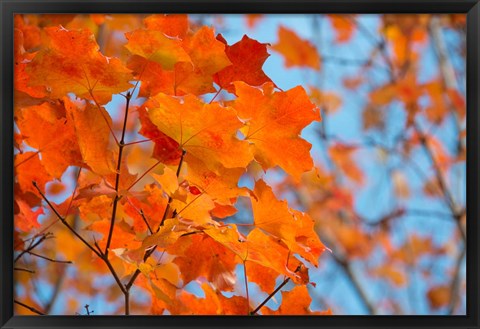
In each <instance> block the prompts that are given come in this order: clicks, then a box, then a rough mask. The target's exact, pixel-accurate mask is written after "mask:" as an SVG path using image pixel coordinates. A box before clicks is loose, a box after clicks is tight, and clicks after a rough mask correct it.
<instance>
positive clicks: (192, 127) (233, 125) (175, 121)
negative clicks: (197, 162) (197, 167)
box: [145, 93, 253, 171]
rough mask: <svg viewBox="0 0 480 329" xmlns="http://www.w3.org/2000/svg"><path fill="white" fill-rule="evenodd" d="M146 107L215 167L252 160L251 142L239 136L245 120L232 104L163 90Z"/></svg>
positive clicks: (172, 134)
mask: <svg viewBox="0 0 480 329" xmlns="http://www.w3.org/2000/svg"><path fill="white" fill-rule="evenodd" d="M145 108H146V109H147V111H148V114H149V117H150V120H151V121H152V122H153V123H154V124H155V125H156V126H157V127H158V128H159V130H160V131H162V132H163V133H165V134H166V135H168V136H169V137H170V138H172V139H174V140H175V141H176V142H177V143H178V144H179V147H180V148H181V149H183V150H185V151H186V152H187V153H188V154H191V155H193V156H195V157H197V158H199V159H201V160H202V161H203V162H204V163H205V165H206V166H207V167H208V168H209V169H211V170H213V171H218V170H219V168H221V166H223V167H226V168H237V167H246V166H247V165H248V163H249V162H250V161H251V160H252V157H253V156H252V154H251V151H250V147H249V145H248V143H247V142H246V141H242V140H239V139H238V138H237V137H236V134H237V130H238V129H240V128H241V127H243V125H244V124H243V123H242V122H241V121H240V120H239V119H238V117H237V115H236V113H235V111H234V110H233V109H232V108H229V107H223V106H221V105H220V104H218V103H212V104H204V103H203V102H202V101H200V100H199V99H198V98H197V97H195V96H192V95H186V96H185V97H184V98H183V99H180V98H176V97H172V96H168V95H165V94H162V93H160V94H158V95H156V96H154V97H151V98H150V99H149V100H148V102H147V103H146V104H145ZM220 165H221V166H220Z"/></svg>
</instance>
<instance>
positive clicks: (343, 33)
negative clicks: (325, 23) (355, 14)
mask: <svg viewBox="0 0 480 329" xmlns="http://www.w3.org/2000/svg"><path fill="white" fill-rule="evenodd" d="M327 17H328V20H329V21H330V24H332V27H333V29H334V31H335V42H337V43H346V42H348V41H350V40H351V39H352V37H353V34H354V32H355V23H354V22H353V21H352V20H351V19H349V18H348V17H345V16H343V15H327Z"/></svg>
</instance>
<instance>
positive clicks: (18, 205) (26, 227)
mask: <svg viewBox="0 0 480 329" xmlns="http://www.w3.org/2000/svg"><path fill="white" fill-rule="evenodd" d="M43 213H44V212H43V208H42V207H39V208H38V209H36V210H32V209H31V208H30V205H29V204H28V203H26V202H25V201H24V200H22V199H18V198H17V199H15V205H14V215H15V218H14V225H15V228H17V229H19V230H20V231H22V232H31V231H32V229H34V228H38V227H40V223H39V222H38V216H40V215H42V214H43Z"/></svg>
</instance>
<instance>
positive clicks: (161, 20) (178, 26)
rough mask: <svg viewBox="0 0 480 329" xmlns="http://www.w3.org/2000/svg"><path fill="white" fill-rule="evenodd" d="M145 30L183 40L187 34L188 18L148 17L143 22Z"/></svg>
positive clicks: (172, 16)
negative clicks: (159, 32)
mask: <svg viewBox="0 0 480 329" xmlns="http://www.w3.org/2000/svg"><path fill="white" fill-rule="evenodd" d="M143 23H144V24H145V26H146V27H147V29H149V30H152V31H161V32H163V33H164V34H166V35H168V36H170V37H174V38H180V39H183V38H184V37H185V36H186V35H187V32H188V25H189V23H188V16H187V15H180V14H174V15H165V14H156V15H150V16H148V17H146V18H145V19H144V20H143Z"/></svg>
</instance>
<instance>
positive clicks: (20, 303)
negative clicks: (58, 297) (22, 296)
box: [13, 299, 46, 315]
mask: <svg viewBox="0 0 480 329" xmlns="http://www.w3.org/2000/svg"><path fill="white" fill-rule="evenodd" d="M13 302H14V303H15V304H18V305H20V306H23V307H25V308H26V309H27V310H30V311H32V312H33V313H37V314H38V315H46V314H45V313H43V312H41V311H39V310H37V309H36V308H35V307H32V306H29V305H27V304H24V303H22V302H20V301H18V300H16V299H14V300H13Z"/></svg>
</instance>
